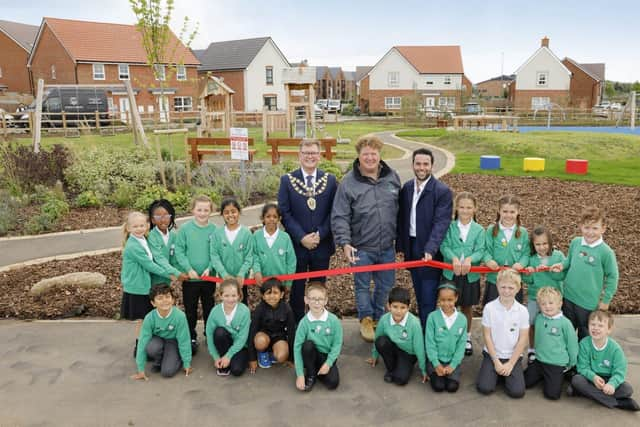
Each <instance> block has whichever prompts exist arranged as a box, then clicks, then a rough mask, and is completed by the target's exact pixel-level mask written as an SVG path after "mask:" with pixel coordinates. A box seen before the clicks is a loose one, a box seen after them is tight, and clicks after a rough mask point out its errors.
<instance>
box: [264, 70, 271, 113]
mask: <svg viewBox="0 0 640 427" xmlns="http://www.w3.org/2000/svg"><path fill="white" fill-rule="evenodd" d="M265 76H266V84H268V85H272V84H273V67H271V66H268V67H266V68H265ZM265 99H266V98H265ZM265 105H266V104H265Z"/></svg>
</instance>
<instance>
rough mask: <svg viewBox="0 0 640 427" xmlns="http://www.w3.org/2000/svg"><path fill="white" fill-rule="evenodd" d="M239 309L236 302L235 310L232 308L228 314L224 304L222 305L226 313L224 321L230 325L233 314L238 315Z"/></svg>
mask: <svg viewBox="0 0 640 427" xmlns="http://www.w3.org/2000/svg"><path fill="white" fill-rule="evenodd" d="M237 309H238V304H236V305H235V307H233V310H231V313H230V314H227V313H225V311H224V306H223V307H222V313H223V314H224V321H225V323H226V325H227V326H229V325H230V324H231V321H232V320H233V316H235V315H236V310H237Z"/></svg>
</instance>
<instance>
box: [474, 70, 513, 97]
mask: <svg viewBox="0 0 640 427" xmlns="http://www.w3.org/2000/svg"><path fill="white" fill-rule="evenodd" d="M514 78H515V76H513V75H511V76H506V75H502V76H498V77H494V78H492V79H489V80H485V81H483V82H480V83H477V84H476V88H477V90H478V95H480V96H481V97H483V98H506V95H507V94H508V87H509V84H510V83H511V82H512V81H513V80H514Z"/></svg>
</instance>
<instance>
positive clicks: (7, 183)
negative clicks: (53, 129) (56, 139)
mask: <svg viewBox="0 0 640 427" xmlns="http://www.w3.org/2000/svg"><path fill="white" fill-rule="evenodd" d="M0 160H1V161H2V165H3V173H2V177H1V179H2V181H3V182H2V185H3V187H5V188H7V189H9V190H10V191H11V192H12V193H13V194H14V195H16V194H18V193H20V192H24V193H30V192H31V191H33V189H34V188H35V186H36V185H44V186H48V187H50V186H52V185H53V184H55V183H56V182H57V181H60V182H62V181H63V180H64V172H65V169H67V167H68V166H69V165H70V163H71V151H69V149H67V148H66V147H65V146H63V145H60V144H56V145H54V146H53V148H52V149H51V150H50V151H47V150H42V151H40V152H39V153H34V152H33V150H32V149H31V147H30V146H25V145H21V146H15V145H13V144H9V145H3V146H2V148H0Z"/></svg>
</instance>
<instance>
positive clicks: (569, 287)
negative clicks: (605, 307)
mask: <svg viewBox="0 0 640 427" xmlns="http://www.w3.org/2000/svg"><path fill="white" fill-rule="evenodd" d="M563 271H564V272H566V273H565V277H564V297H565V298H566V299H568V300H569V301H571V302H572V303H574V304H576V305H579V306H580V307H582V308H585V309H587V310H595V309H596V308H598V303H599V302H600V300H601V298H602V302H603V303H605V304H609V303H610V302H611V299H613V295H614V294H615V293H616V289H618V262H617V261H616V254H615V253H614V252H613V250H612V249H611V248H610V247H609V245H607V244H606V243H604V242H602V243H601V244H599V245H597V246H596V247H593V248H592V247H590V246H587V245H584V244H583V242H582V237H576V238H575V239H573V240H572V241H571V244H570V245H569V251H568V252H567V259H565V261H564V263H563ZM603 291H604V292H603ZM601 295H602V296H601Z"/></svg>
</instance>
